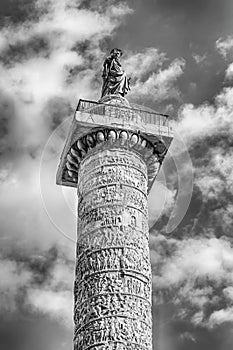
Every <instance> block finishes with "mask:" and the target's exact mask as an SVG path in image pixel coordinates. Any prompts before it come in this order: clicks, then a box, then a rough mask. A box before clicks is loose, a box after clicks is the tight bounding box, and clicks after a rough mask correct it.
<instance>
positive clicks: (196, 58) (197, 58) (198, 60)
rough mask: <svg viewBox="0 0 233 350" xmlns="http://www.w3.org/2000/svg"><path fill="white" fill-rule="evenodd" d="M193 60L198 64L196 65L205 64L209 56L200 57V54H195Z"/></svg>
mask: <svg viewBox="0 0 233 350" xmlns="http://www.w3.org/2000/svg"><path fill="white" fill-rule="evenodd" d="M193 59H194V61H195V62H196V64H203V63H204V61H205V60H206V59H207V54H204V55H198V54H195V53H194V54H193Z"/></svg>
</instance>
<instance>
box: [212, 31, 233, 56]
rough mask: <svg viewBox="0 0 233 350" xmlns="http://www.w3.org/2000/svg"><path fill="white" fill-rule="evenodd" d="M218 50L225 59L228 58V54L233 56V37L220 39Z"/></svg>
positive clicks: (217, 43)
mask: <svg viewBox="0 0 233 350" xmlns="http://www.w3.org/2000/svg"><path fill="white" fill-rule="evenodd" d="M216 49H217V50H218V51H219V53H220V54H221V55H222V56H223V57H224V58H227V56H228V54H231V53H232V50H233V37H232V36H228V37H227V38H226V39H223V38H219V39H218V40H217V41H216Z"/></svg>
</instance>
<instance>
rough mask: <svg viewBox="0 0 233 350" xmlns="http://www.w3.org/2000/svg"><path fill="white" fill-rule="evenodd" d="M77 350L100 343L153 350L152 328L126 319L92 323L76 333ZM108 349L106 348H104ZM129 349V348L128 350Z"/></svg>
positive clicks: (110, 319)
mask: <svg viewBox="0 0 233 350" xmlns="http://www.w3.org/2000/svg"><path fill="white" fill-rule="evenodd" d="M74 340H75V345H76V346H77V349H85V348H86V347H88V346H90V345H94V344H96V343H97V344H98V343H106V345H107V344H109V343H111V342H123V343H125V345H128V344H132V343H133V344H135V345H139V346H143V347H144V349H146V350H148V349H151V343H152V342H151V327H150V325H147V324H145V323H144V322H142V321H140V320H136V319H135V320H133V321H132V320H131V319H129V318H125V317H109V318H102V319H100V320H98V321H95V322H93V323H90V324H89V325H88V326H87V327H85V328H84V329H82V330H80V331H79V332H78V333H75V337H74ZM104 349H106V348H104ZM127 349H128V348H127Z"/></svg>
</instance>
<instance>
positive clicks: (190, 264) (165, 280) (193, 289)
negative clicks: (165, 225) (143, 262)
mask: <svg viewBox="0 0 233 350" xmlns="http://www.w3.org/2000/svg"><path fill="white" fill-rule="evenodd" d="M153 237H154V238H153V240H152V242H151V244H152V264H153V265H152V266H153V283H154V290H155V291H156V292H155V303H161V295H163V297H162V299H163V298H164V299H165V300H166V298H168V299H169V302H171V301H173V303H174V304H175V305H176V306H177V312H178V313H179V318H180V319H189V320H190V319H192V322H194V323H195V324H196V325H197V324H199V325H202V326H207V327H209V326H211V325H213V322H214V320H215V317H216V316H215V315H216V312H217V310H218V309H219V306H220V305H221V304H222V303H226V305H228V307H230V306H231V302H232V291H231V289H229V290H225V292H224V294H223V293H222V289H223V288H224V286H225V285H229V286H230V285H231V284H232V282H233V280H232V271H233V258H232V257H233V254H232V253H233V252H232V246H231V244H230V243H229V242H228V241H227V240H221V239H216V238H210V239H208V238H200V239H184V240H182V241H178V240H176V239H174V238H170V239H169V238H165V237H164V236H162V235H157V236H153ZM162 291H163V292H162ZM218 291H219V292H218ZM161 292H162V294H161ZM228 307H227V308H228ZM220 314H221V313H220ZM228 315H229V314H228ZM228 320H230V317H229V319H228ZM231 320H232V319H231ZM216 322H217V321H216Z"/></svg>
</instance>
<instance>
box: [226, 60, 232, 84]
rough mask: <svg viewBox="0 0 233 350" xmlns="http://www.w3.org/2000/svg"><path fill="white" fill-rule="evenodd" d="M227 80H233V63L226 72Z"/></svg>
mask: <svg viewBox="0 0 233 350" xmlns="http://www.w3.org/2000/svg"><path fill="white" fill-rule="evenodd" d="M225 78H226V80H232V78H233V63H231V64H230V65H229V66H228V67H227V70H226V76H225Z"/></svg>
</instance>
